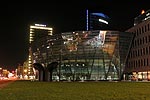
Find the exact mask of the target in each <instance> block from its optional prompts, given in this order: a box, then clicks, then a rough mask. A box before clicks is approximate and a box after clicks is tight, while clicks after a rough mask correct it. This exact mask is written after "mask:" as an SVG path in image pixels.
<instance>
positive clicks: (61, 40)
mask: <svg viewBox="0 0 150 100" xmlns="http://www.w3.org/2000/svg"><path fill="white" fill-rule="evenodd" d="M132 38H133V34H132V33H129V32H118V31H105V30H95V31H94V30H93V31H75V32H65V33H62V34H61V35H60V34H58V35H57V34H55V35H52V36H49V37H47V39H46V40H47V41H44V40H43V39H39V40H38V43H35V44H34V45H36V46H37V48H36V49H35V50H34V52H33V59H34V61H35V62H36V64H34V66H35V67H38V68H41V69H42V70H43V72H44V71H45V74H44V76H46V77H49V75H50V74H51V77H52V80H58V79H59V80H70V81H81V80H119V79H121V78H122V74H123V71H124V68H125V63H126V60H127V55H128V52H129V49H130V45H131V42H132ZM53 62H56V63H58V64H56V66H52V63H53ZM47 71H48V72H49V73H50V74H47Z"/></svg>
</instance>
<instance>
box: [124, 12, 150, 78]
mask: <svg viewBox="0 0 150 100" xmlns="http://www.w3.org/2000/svg"><path fill="white" fill-rule="evenodd" d="M127 32H132V33H134V34H135V35H134V39H133V42H132V45H131V51H130V53H129V56H128V60H127V64H126V68H125V72H126V73H128V74H133V77H135V78H136V79H139V80H150V56H149V55H150V10H148V11H146V12H143V13H141V14H140V15H139V16H138V17H136V18H135V20H134V26H133V27H131V28H130V29H128V30H127Z"/></svg>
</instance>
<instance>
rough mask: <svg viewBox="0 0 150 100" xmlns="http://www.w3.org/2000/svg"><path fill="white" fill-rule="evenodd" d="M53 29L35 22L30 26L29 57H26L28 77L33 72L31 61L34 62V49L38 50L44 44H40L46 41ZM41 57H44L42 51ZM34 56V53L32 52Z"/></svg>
mask: <svg viewBox="0 0 150 100" xmlns="http://www.w3.org/2000/svg"><path fill="white" fill-rule="evenodd" d="M52 32H53V29H52V28H51V27H47V26H46V25H43V24H35V25H31V26H30V33H29V58H28V69H27V73H28V77H30V76H31V77H32V75H33V74H34V72H33V66H32V65H33V63H36V62H35V60H34V59H33V52H34V51H36V50H40V49H41V48H43V47H44V46H45V45H44V44H42V43H43V42H44V43H45V42H47V38H48V36H51V35H52ZM42 55H43V56H44V58H43V59H46V58H45V57H46V55H45V54H44V53H43V54H42ZM34 56H36V54H35V53H34Z"/></svg>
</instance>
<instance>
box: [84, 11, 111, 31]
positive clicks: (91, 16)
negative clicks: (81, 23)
mask: <svg viewBox="0 0 150 100" xmlns="http://www.w3.org/2000/svg"><path fill="white" fill-rule="evenodd" d="M86 21H87V22H86V24H87V25H86V30H87V31H88V30H89V31H90V30H107V29H109V28H108V27H109V22H110V18H109V17H108V16H107V15H105V14H103V13H99V12H98V13H97V12H96V13H95V12H92V11H89V10H86Z"/></svg>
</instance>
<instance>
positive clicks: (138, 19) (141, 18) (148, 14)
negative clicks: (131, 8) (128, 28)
mask: <svg viewBox="0 0 150 100" xmlns="http://www.w3.org/2000/svg"><path fill="white" fill-rule="evenodd" d="M147 19H150V10H147V11H146V12H145V11H144V10H142V11H141V14H140V15H139V16H137V17H135V18H134V26H135V25H137V24H139V23H141V22H143V21H145V20H147Z"/></svg>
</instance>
